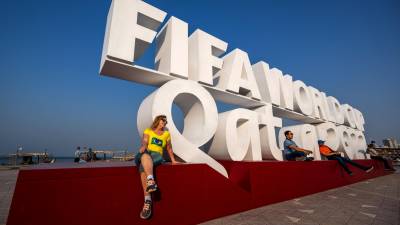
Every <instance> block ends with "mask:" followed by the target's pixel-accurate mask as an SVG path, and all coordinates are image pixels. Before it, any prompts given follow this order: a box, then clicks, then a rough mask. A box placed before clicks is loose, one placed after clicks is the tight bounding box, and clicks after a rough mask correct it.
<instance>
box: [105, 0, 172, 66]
mask: <svg viewBox="0 0 400 225" xmlns="http://www.w3.org/2000/svg"><path fill="white" fill-rule="evenodd" d="M165 16H166V13H165V12H164V11H161V10H159V9H157V8H155V7H154V6H151V5H149V4H147V3H145V2H143V1H141V0H113V1H112V3H111V7H110V10H109V12H108V16H107V26H106V35H105V37H104V45H103V54H102V63H103V62H104V61H105V58H106V57H109V58H111V59H115V60H119V61H123V62H128V63H132V62H134V61H135V60H137V59H138V58H139V57H140V56H141V55H142V54H143V53H144V51H145V50H146V48H147V47H148V45H149V44H150V43H151V42H153V40H154V38H155V36H156V34H157V32H156V30H157V29H158V27H159V26H160V24H161V23H162V22H163V21H164V19H165Z"/></svg>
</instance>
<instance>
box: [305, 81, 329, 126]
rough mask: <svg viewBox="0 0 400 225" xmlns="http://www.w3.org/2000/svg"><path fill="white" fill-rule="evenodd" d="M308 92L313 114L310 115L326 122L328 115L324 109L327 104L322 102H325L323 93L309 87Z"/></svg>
mask: <svg viewBox="0 0 400 225" xmlns="http://www.w3.org/2000/svg"><path fill="white" fill-rule="evenodd" d="M308 90H309V91H310V94H311V96H312V97H311V99H312V102H313V113H312V114H311V115H312V116H314V117H316V118H320V119H322V120H328V119H329V114H328V109H327V108H326V106H327V104H326V102H324V100H326V98H324V95H325V93H323V92H320V91H319V90H318V89H316V88H314V87H311V86H308Z"/></svg>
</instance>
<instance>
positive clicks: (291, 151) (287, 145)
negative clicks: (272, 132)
mask: <svg viewBox="0 0 400 225" xmlns="http://www.w3.org/2000/svg"><path fill="white" fill-rule="evenodd" d="M285 137H286V140H285V142H283V146H284V149H283V153H284V155H285V158H286V160H288V161H295V160H296V158H300V157H303V158H304V161H312V160H314V158H313V157H307V155H308V154H311V153H312V151H310V150H306V149H303V148H299V147H298V146H297V144H296V143H295V142H294V141H293V140H292V139H293V133H292V132H291V131H290V130H287V131H285Z"/></svg>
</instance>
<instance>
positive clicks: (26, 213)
mask: <svg viewBox="0 0 400 225" xmlns="http://www.w3.org/2000/svg"><path fill="white" fill-rule="evenodd" d="M357 162H359V163H361V164H364V165H372V164H373V165H374V166H375V168H376V169H375V170H374V171H372V172H371V173H368V174H367V173H365V172H364V171H362V170H359V169H357V168H354V167H352V166H349V167H350V168H351V169H352V170H353V171H354V175H353V176H352V177H350V176H349V175H347V174H346V173H345V172H344V171H343V169H341V167H340V166H339V164H338V163H337V162H336V161H314V162H269V161H268V162H267V161H265V162H228V161H222V162H221V163H222V164H223V165H224V166H225V167H226V169H227V171H228V173H229V179H226V178H225V177H223V176H221V175H220V174H219V173H217V172H215V171H214V170H213V169H211V168H210V167H208V166H207V165H205V164H179V165H162V166H159V167H158V168H157V171H156V176H157V183H158V186H159V189H160V191H158V192H156V193H155V194H154V196H153V200H154V208H153V217H152V218H151V219H150V220H147V221H144V220H141V219H140V218H139V213H140V211H141V208H142V206H143V191H142V189H141V184H140V179H139V174H138V172H137V169H136V167H135V166H130V165H129V166H110V167H109V166H106V165H104V166H100V167H94V168H92V167H91V168H89V167H88V168H86V167H77V168H74V166H72V167H70V168H36V169H26V170H21V171H20V173H19V176H18V180H17V184H16V188H15V192H14V197H13V201H12V204H11V208H10V214H9V217H8V222H7V224H8V225H25V224H26V225H36V224H37V225H39V224H40V225H54V224H57V225H81V224H82V225H89V224H96V225H110V224H117V225H133V224H197V223H200V222H204V221H207V220H211V219H214V218H217V217H221V216H226V215H229V214H233V213H237V212H241V211H245V210H248V209H252V208H256V207H259V206H262V205H267V204H271V203H274V202H280V201H284V200H288V199H292V198H296V197H300V196H304V195H308V194H312V193H316V192H320V191H324V190H327V189H331V188H335V187H339V186H343V185H347V184H351V183H355V182H359V181H362V180H366V179H369V178H373V177H377V176H382V175H385V174H386V173H385V172H384V170H383V164H382V163H381V162H377V161H373V160H357Z"/></svg>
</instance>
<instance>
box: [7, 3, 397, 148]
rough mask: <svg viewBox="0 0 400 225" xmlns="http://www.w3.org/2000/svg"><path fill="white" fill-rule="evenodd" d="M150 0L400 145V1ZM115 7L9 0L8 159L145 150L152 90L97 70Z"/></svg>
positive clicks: (376, 135) (369, 135) (368, 131)
mask: <svg viewBox="0 0 400 225" xmlns="http://www.w3.org/2000/svg"><path fill="white" fill-rule="evenodd" d="M147 2H148V3H150V4H152V5H154V6H156V7H158V8H160V9H162V10H164V11H166V12H167V13H168V16H171V15H173V16H176V17H178V18H180V19H182V20H184V21H186V22H188V23H189V26H190V31H194V29H196V28H200V29H202V30H204V31H206V32H208V33H210V34H212V35H214V36H216V37H218V38H220V39H222V40H224V41H226V42H228V44H229V46H228V48H229V49H228V50H232V49H234V48H240V49H242V50H244V51H246V52H248V53H249V56H250V60H251V62H252V63H255V62H257V61H259V60H264V61H267V62H268V63H269V64H270V65H271V66H274V67H277V68H280V69H281V70H282V71H284V72H285V73H289V74H291V75H292V76H293V77H294V78H295V79H299V80H303V81H304V82H305V83H306V84H308V85H312V86H314V87H317V88H318V89H320V90H321V91H324V92H326V93H327V94H328V95H332V96H335V97H337V98H338V99H339V101H340V102H341V103H349V104H351V105H353V106H354V107H356V108H358V109H359V110H361V111H362V112H363V113H364V117H365V119H366V123H367V124H366V137H367V140H371V139H375V140H377V141H378V142H379V143H380V142H381V139H382V138H384V137H395V138H397V139H398V140H400V135H399V131H400V120H399V118H398V115H400V101H399V89H398V88H399V83H400V72H399V71H400V42H399V40H400V1H398V0H382V1H375V0H374V1H361V0H360V1H317V0H315V1H308V0H307V1H289V0H275V1H253V0H250V1H230V0H226V1H178V0H171V1H170V0H162V1H161V0H159V1H156V0H151V1H147ZM110 3H111V1H110V0H104V1H102V0H85V1H82V0H68V1H66V0H52V1H46V0H41V1H33V0H13V1H4V2H2V6H1V9H0V10H1V13H0V26H1V35H0V43H1V48H0V50H1V51H0V54H1V58H0V154H4V153H9V152H11V151H15V149H16V148H17V145H22V146H23V147H24V149H25V150H27V151H29V150H43V149H48V150H49V151H50V152H53V153H55V154H56V155H72V153H73V151H74V149H75V147H76V146H78V145H80V146H91V147H94V148H101V149H105V148H111V149H128V150H135V149H136V148H137V147H138V137H139V136H138V133H137V131H136V111H137V109H138V107H139V104H140V102H141V101H142V99H143V98H144V97H145V96H147V95H148V94H150V93H151V91H152V90H153V88H150V87H146V86H144V85H140V84H134V83H129V82H126V81H121V80H117V79H112V78H107V77H101V76H99V75H98V68H99V61H100V54H101V50H102V44H103V37H104V30H105V24H106V16H107V12H108V8H109V6H110ZM151 54H152V53H149V54H148V56H147V57H146V58H145V59H143V60H142V62H143V63H144V64H148V65H150V64H151V62H152V61H150V58H151V57H150V56H151Z"/></svg>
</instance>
